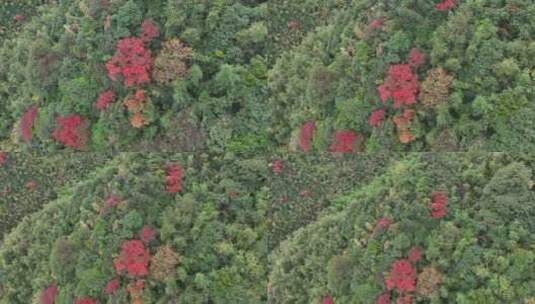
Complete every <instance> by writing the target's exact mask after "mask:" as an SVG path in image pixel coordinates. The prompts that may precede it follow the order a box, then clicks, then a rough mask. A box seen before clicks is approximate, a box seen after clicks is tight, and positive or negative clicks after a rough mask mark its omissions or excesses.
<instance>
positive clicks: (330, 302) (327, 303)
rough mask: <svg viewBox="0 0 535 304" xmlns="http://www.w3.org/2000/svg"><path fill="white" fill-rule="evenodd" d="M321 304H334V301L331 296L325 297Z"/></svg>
mask: <svg viewBox="0 0 535 304" xmlns="http://www.w3.org/2000/svg"><path fill="white" fill-rule="evenodd" d="M321 304H334V300H333V298H332V297H331V296H325V297H323V300H322V301H321Z"/></svg>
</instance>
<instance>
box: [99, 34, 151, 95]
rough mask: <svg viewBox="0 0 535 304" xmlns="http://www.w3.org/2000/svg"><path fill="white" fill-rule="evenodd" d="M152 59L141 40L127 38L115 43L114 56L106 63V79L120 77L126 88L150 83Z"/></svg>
mask: <svg viewBox="0 0 535 304" xmlns="http://www.w3.org/2000/svg"><path fill="white" fill-rule="evenodd" d="M151 68H152V57H151V54H150V51H149V50H147V49H146V48H145V45H144V41H143V40H142V39H141V38H136V37H128V38H124V39H121V40H119V42H117V50H116V52H115V55H114V56H113V57H112V59H110V60H109V61H108V62H107V63H106V69H107V71H108V77H110V79H111V80H117V77H118V76H121V77H122V78H123V81H124V85H125V86H127V87H130V86H134V85H143V84H146V83H149V82H150V70H151Z"/></svg>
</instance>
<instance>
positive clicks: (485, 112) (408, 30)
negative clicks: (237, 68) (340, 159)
mask: <svg viewBox="0 0 535 304" xmlns="http://www.w3.org/2000/svg"><path fill="white" fill-rule="evenodd" d="M339 2H340V3H343V2H344V1H339ZM532 4H533V3H532V2H531V1H529V0H528V1H522V0H519V1H449V0H448V1H443V2H441V3H437V2H436V1H409V0H407V1H397V2H395V3H393V2H391V1H369V0H355V1H352V3H351V5H350V6H349V7H348V8H347V9H345V10H343V11H341V12H339V13H337V14H335V16H334V17H333V18H331V19H330V22H328V23H327V24H325V25H322V26H318V27H316V28H315V29H314V30H313V31H310V32H308V34H307V35H305V37H304V39H303V40H302V42H301V44H300V45H298V46H296V47H294V48H292V49H289V50H287V51H285V52H283V53H281V54H280V56H279V57H278V60H277V62H276V63H275V65H274V66H273V68H272V69H271V70H270V71H269V89H270V96H269V98H270V104H271V109H272V110H273V115H272V117H273V119H272V122H273V127H272V130H271V135H272V137H273V139H274V140H275V141H276V143H277V144H279V145H283V144H288V143H289V145H290V148H293V149H296V147H295V146H292V143H293V142H295V141H296V138H299V136H300V135H299V134H300V128H302V126H303V124H305V123H310V122H315V126H316V132H315V134H314V136H313V140H312V141H313V142H314V145H313V146H314V147H315V149H314V150H313V151H327V150H328V148H329V146H330V145H331V144H332V142H333V141H334V140H335V134H336V132H337V131H340V130H352V131H353V132H355V133H357V134H360V135H361V136H363V137H364V143H363V146H364V148H363V149H364V150H365V151H368V152H376V151H384V150H409V151H458V150H469V149H483V150H489V151H506V150H516V149H521V150H523V151H529V150H531V148H528V147H532V146H533V144H534V143H535V137H534V136H533V131H532V128H531V127H529V126H528V125H529V123H527V121H532V120H533V118H534V117H533V116H532V115H533V114H532V112H533V107H534V104H533V100H534V95H533V90H532V89H531V88H532V87H533V84H534V77H533V62H534V58H535V57H534V56H535V53H534V50H535V49H534V46H535V44H534V37H535V36H534V34H533V33H535V31H534V30H535V19H534V18H533V17H532V16H533V15H534V14H535V11H534V9H535V7H534V6H533V5H532ZM331 12H334V11H333V10H331Z"/></svg>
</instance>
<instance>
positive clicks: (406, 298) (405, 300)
mask: <svg viewBox="0 0 535 304" xmlns="http://www.w3.org/2000/svg"><path fill="white" fill-rule="evenodd" d="M411 303H412V295H410V294H409V295H400V296H399V297H398V298H397V300H396V304H411Z"/></svg>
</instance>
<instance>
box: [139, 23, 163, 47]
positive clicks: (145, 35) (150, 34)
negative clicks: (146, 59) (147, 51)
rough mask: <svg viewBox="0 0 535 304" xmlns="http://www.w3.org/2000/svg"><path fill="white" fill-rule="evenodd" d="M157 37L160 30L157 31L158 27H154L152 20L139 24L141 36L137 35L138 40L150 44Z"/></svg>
mask: <svg viewBox="0 0 535 304" xmlns="http://www.w3.org/2000/svg"><path fill="white" fill-rule="evenodd" d="M158 36H160V29H158V26H156V24H154V22H152V20H145V21H143V23H141V34H140V35H139V38H141V40H143V42H145V43H147V42H150V41H152V39H154V38H156V37H158Z"/></svg>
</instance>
